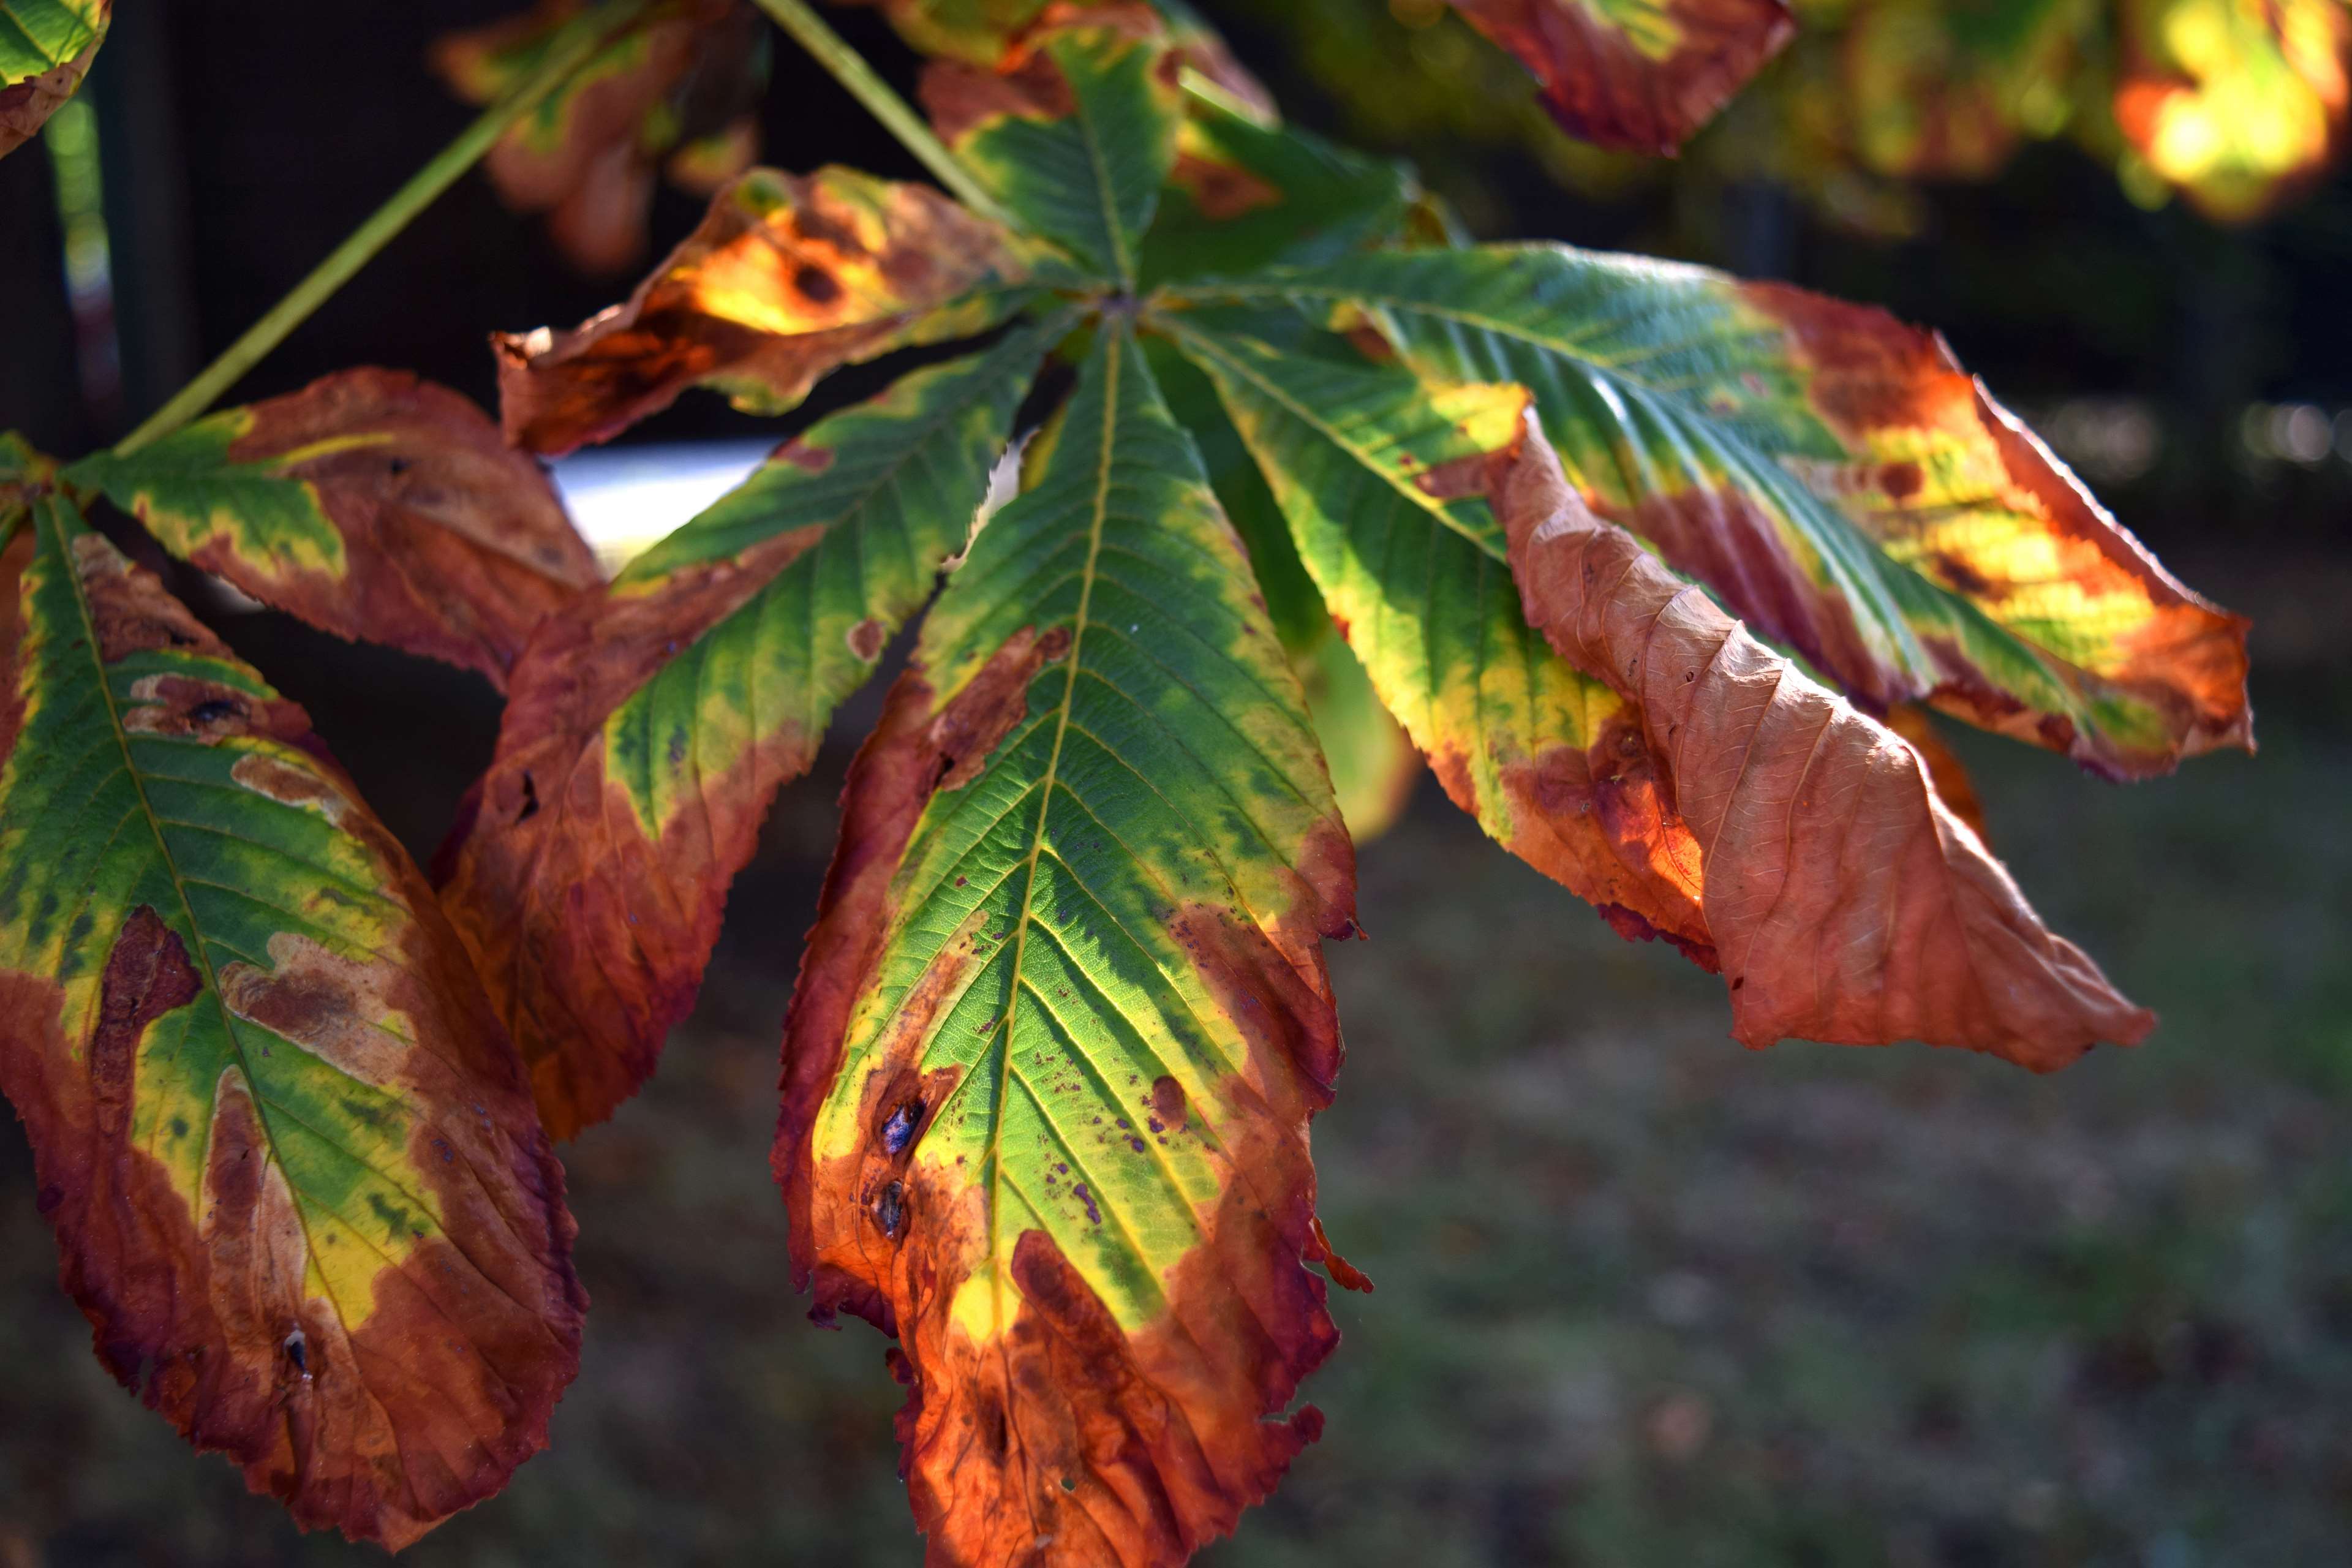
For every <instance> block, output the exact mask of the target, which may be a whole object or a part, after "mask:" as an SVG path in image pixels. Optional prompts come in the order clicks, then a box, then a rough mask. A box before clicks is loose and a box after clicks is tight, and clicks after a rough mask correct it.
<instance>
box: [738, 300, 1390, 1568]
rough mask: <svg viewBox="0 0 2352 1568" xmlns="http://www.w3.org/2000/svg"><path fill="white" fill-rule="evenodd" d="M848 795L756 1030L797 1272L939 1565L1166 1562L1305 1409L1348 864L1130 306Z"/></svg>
mask: <svg viewBox="0 0 2352 1568" xmlns="http://www.w3.org/2000/svg"><path fill="white" fill-rule="evenodd" d="M844 806H845V822H844V826H843V837H842V844H841V847H840V850H839V852H838V854H837V856H836V858H835V867H834V871H833V875H832V877H831V879H830V880H829V882H828V885H827V891H826V897H825V903H824V912H823V914H822V916H821V917H820V920H819V923H818V926H817V928H816V930H815V931H814V932H812V934H811V939H810V952H809V955H808V957H807V959H806V960H805V962H804V963H803V972H802V978H801V984H800V987H799V990H798V992H797V993H796V994H795V997H794V1001H793V1013H792V1016H791V1021H790V1023H789V1024H788V1025H787V1036H786V1095H785V1108H784V1118H783V1122H782V1127H781V1129H780V1131H779V1137H778V1143H777V1150H776V1162H777V1169H778V1173H779V1175H780V1176H781V1177H782V1180H783V1183H784V1186H785V1191H786V1195H787V1200H788V1203H789V1205H790V1206H791V1208H792V1211H793V1245H794V1257H795V1264H796V1267H797V1268H798V1269H799V1270H800V1271H801V1273H802V1275H803V1278H808V1279H814V1283H815V1286H816V1289H817V1293H818V1305H819V1310H820V1311H821V1312H824V1313H830V1312H831V1311H833V1310H836V1309H838V1308H842V1307H847V1308H849V1309H850V1310H855V1311H857V1312H859V1313H861V1314H862V1315H865V1316H866V1317H868V1318H869V1319H871V1320H873V1321H876V1322H877V1323H879V1324H882V1325H884V1326H886V1327H888V1328H890V1329H891V1330H892V1331H895V1332H896V1333H897V1335H898V1339H899V1342H900V1345H901V1347H902V1349H903V1351H904V1353H905V1356H906V1368H907V1372H908V1376H909V1377H910V1379H911V1384H912V1386H911V1393H910V1398H909V1402H908V1412H907V1415H906V1416H905V1418H904V1419H905V1423H906V1425H905V1427H904V1430H905V1431H906V1433H907V1436H908V1452H907V1461H906V1462H907V1469H908V1479H909V1485H910V1489H911V1490H912V1492H913V1497H914V1502H915V1508H916V1514H917V1518H918V1521H919V1522H920V1523H921V1524H922V1525H923V1526H924V1528H926V1529H927V1530H929V1531H931V1532H932V1533H933V1536H934V1546H933V1552H934V1553H935V1555H939V1556H940V1557H941V1558H942V1560H945V1561H954V1562H968V1563H1011V1562H1016V1561H1037V1562H1041V1563H1052V1564H1055V1565H1062V1564H1069V1565H1076V1564H1080V1563H1106V1562H1127V1563H1178V1562H1181V1561H1182V1560H1183V1558H1185V1557H1186V1556H1187V1555H1189V1553H1190V1552H1192V1549H1193V1548H1195V1547H1196V1546H1198V1545H1199V1544H1200V1543H1201V1542H1203V1541H1205V1540H1207V1539H1209V1538H1211V1537H1213V1536H1214V1535H1216V1534H1219V1533H1222V1532H1223V1531H1227V1530H1229V1529H1231V1528H1232V1527H1233V1524H1234V1520H1235V1518H1236V1516H1237V1515H1238V1513H1239V1511H1240V1510H1241V1509H1242V1508H1244V1507H1245V1506H1247V1505H1248V1504H1250V1503H1252V1502H1254V1501H1255V1500H1258V1499H1259V1498H1261V1497H1263V1496H1264V1495H1265V1492H1266V1491H1267V1489H1269V1488H1270V1487H1271V1486H1272V1485H1273V1483H1274V1481H1275V1479H1276V1478H1277V1477H1278V1476H1279V1475H1280V1473H1281V1471H1282V1469H1283V1468H1284V1467H1285V1466H1286V1464H1287V1462H1288V1460H1289V1458H1290V1457H1291V1456H1292V1455H1293V1454H1294V1453H1295V1452H1296V1451H1297V1448H1298V1447H1300V1446H1301V1445H1302V1444H1303V1443H1304V1442H1306V1441H1307V1440H1308V1439H1309V1438H1311V1437H1312V1436H1313V1435H1314V1432H1315V1430H1316V1429H1317V1427H1318V1424H1319V1418H1317V1417H1313V1416H1312V1415H1310V1414H1309V1413H1307V1412H1302V1413H1300V1415H1297V1416H1296V1417H1294V1418H1292V1419H1291V1420H1288V1421H1268V1420H1266V1419H1265V1417H1267V1416H1270V1415H1276V1414H1277V1413H1278V1412H1279V1411H1280V1410H1281V1409H1282V1407H1283V1406H1284V1405H1286V1404H1287V1403H1288V1400H1289V1398H1290V1395H1291V1393H1292V1391H1293V1390H1294V1389H1295V1388H1296V1386H1297V1382H1298V1380H1299V1379H1300V1378H1301V1377H1303V1376H1304V1375H1305V1374H1306V1373H1307V1372H1309V1371H1311V1370H1312V1369H1313V1368H1314V1366H1315V1365H1316V1364H1317V1363H1318V1362H1320V1360H1321V1359H1322V1357H1323V1355H1324V1354H1325V1353H1326V1352H1328V1349H1329V1346H1330V1343H1331V1342H1332V1340H1333V1338H1334V1337H1335V1336H1334V1334H1333V1331H1332V1328H1331V1324H1330V1321H1329V1318H1328V1315H1327V1314H1326V1313H1325V1312H1324V1310H1323V1306H1322V1297H1323V1288H1322V1285H1321V1282H1320V1281H1319V1280H1318V1279H1315V1278H1314V1277H1313V1276H1311V1275H1309V1274H1307V1272H1306V1271H1305V1269H1304V1268H1302V1267H1301V1262H1300V1260H1301V1258H1304V1257H1307V1256H1319V1255H1320V1254H1319V1251H1318V1249H1317V1245H1316V1240H1315V1237H1314V1229H1313V1175H1312V1171H1311V1168H1310V1166H1309V1164H1308V1162H1307V1145H1306V1127H1307V1118H1308V1117H1309V1116H1311V1115H1312V1114H1313V1113H1314V1112H1315V1111H1316V1110H1318V1109H1320V1107H1321V1106H1322V1105H1324V1104H1325V1103H1327V1102H1328V1097H1329V1092H1330V1087H1329V1086H1330V1081H1331V1077H1332V1074H1333V1072H1334V1070H1335V1069H1336V1068H1337V1066H1338V1061H1339V1038H1338V1031H1337V1023H1336V1019H1335V1017H1334V1016H1333V1013H1332V1008H1331V1001H1330V994H1329V990H1328V983H1327V980H1326V977H1325V974H1324V970H1323V965H1322V962H1321V957H1320V953H1319V949H1318V943H1319V941H1320V938H1321V937H1322V936H1324V935H1327V934H1339V933H1341V932H1344V931H1349V930H1350V929H1352V904H1353V875H1352V858H1351V856H1350V854H1349V848H1348V843H1347V839H1346V836H1345V833H1344V830H1343V829H1342V827H1341V826H1340V824H1339V820H1338V817H1337V814H1336V812H1335V810H1334V807H1333V804H1332V800H1331V795H1330V789H1329V785H1328V781H1327V780H1326V778H1325V777H1324V773H1323V769H1322V767H1321V764H1320V762H1319V760H1318V757H1317V754H1316V749H1315V741H1314V737H1313V734H1312V731H1311V730H1310V728H1309V725H1308V721H1307V713H1306V710H1305V704H1304V702H1303V700H1302V699H1301V696H1300V693H1299V689H1298V685H1297V680H1296V679H1295V678H1294V677H1293V676H1292V674H1291V672H1290V669H1289V667H1288V665H1287V663H1286V660H1285V659H1284V657H1283V655H1282V653H1281V650H1280V647H1279V646H1278V643H1277V641H1276V637H1275V635H1274V628H1273V626H1272V625H1271V624H1270V622H1269V621H1268V620H1267V618H1266V616H1265V613H1264V611H1263V610H1262V609H1261V608H1260V607H1259V606H1258V605H1256V604H1255V603H1254V602H1253V600H1252V596H1251V595H1250V592H1249V587H1248V576H1247V569H1246V565H1245V563H1244V556H1243V553H1242V550H1241V546H1240V543H1239V542H1238V541H1237V540H1236V539H1235V538H1234V535H1233V533H1232V531H1231V529H1230V527H1229V526H1228V525H1227V524H1226V522H1225V521H1224V519H1223V516H1222V515H1221V514H1220V513H1219V511H1218V510H1217V507H1216V503H1215V501H1214V500H1213V496H1212V494H1211V492H1210V490H1209V488H1208V485H1207V482H1206V479H1205V478H1204V476H1202V473H1201V471H1200V468H1199V465H1198V462H1197V459H1195V458H1193V456H1192V450H1191V447H1190V444H1189V442H1188V441H1187V440H1186V438H1185V437H1184V435H1183V432H1182V431H1181V427H1179V426H1176V425H1175V423H1174V422H1173V421H1172V420H1171V418H1170V417H1169V416H1168V414H1167V412H1166V409H1165V407H1164V405H1162V404H1161V402H1160V398H1159V397H1158V395H1157V394H1156V393H1155V392H1154V390H1153V389H1152V386H1151V381H1150V372H1149V370H1148V368H1147V367H1146V365H1145V363H1144V361H1143V359H1142V356H1141V355H1140V354H1139V353H1138V352H1137V350H1136V348H1135V346H1134V344H1133V342H1132V341H1131V339H1130V338H1129V335H1128V333H1127V331H1125V330H1124V329H1123V328H1121V327H1119V326H1118V325H1115V324H1114V325H1111V326H1108V327H1107V328H1106V329H1105V331H1104V332H1103V334H1102V338H1101V341H1100V342H1099V343H1098V345H1097V349H1096V351H1095V352H1094V353H1093V355H1092V356H1091V357H1090V359H1089V361H1088V363H1087V367H1086V370H1085V372H1084V374H1082V376H1081V379H1080V384H1079V388H1078V391H1077V393H1076V397H1075V400H1074V402H1073V404H1072V405H1071V406H1070V408H1069V410H1068V412H1067V416H1066V419H1065V421H1064V423H1063V426H1062V427H1061V432H1060V435H1059V437H1058V439H1057V440H1056V441H1055V445H1054V447H1053V448H1052V451H1051V454H1050V456H1049V457H1048V458H1046V460H1045V463H1044V466H1043V473H1042V475H1041V476H1040V478H1039V479H1038V481H1037V482H1036V483H1035V484H1034V486H1033V488H1031V489H1029V490H1028V491H1027V492H1026V493H1024V495H1023V496H1021V497H1020V498H1018V499H1017V500H1014V501H1013V502H1012V503H1011V504H1009V505H1008V506H1007V507H1006V508H1005V509H1004V510H1003V511H1001V512H999V513H998V514H996V516H995V517H993V518H992V520H991V521H989V523H988V524H987V526H986V527H984V528H983V529H982V531H981V533H980V535H979V537H978V539H977V540H976V541H975V542H974V544H973V547H972V550H971V554H970V556H969V557H968V558H967V559H966V561H965V562H964V563H963V564H962V565H961V567H960V568H959V569H958V570H957V572H956V574H955V575H954V576H953V577H952V578H951V579H950V583H949V585H948V587H947V589H946V590H945V592H944V593H943V595H942V596H941V599H940V603H939V605H937V606H936V607H935V609H934V610H933V612H932V615H931V616H930V618H929V621H928V622H927V623H926V626H925V628H924V636H923V640H922V643H921V646H920V649H919V655H918V662H917V664H916V666H915V667H914V668H912V669H910V670H909V672H908V675H907V676H906V677H905V678H904V679H902V680H901V682H900V683H899V685H898V687H897V688H896V689H895V690H894V691H893V693H892V696H891V700H890V702H889V704H888V707H887V711H886V713H885V716H884V719H883V721H882V724H881V727H880V728H879V730H877V733H876V735H875V737H874V738H873V739H872V740H871V741H869V742H868V743H867V745H866V749H865V751H864V752H861V754H860V757H859V761H858V763H857V764H856V770H855V772H854V773H853V777H852V782H851V785H850V788H849V791H848V792H847V794H846V795H845V801H844ZM1009 1434H1017V1440H1016V1439H1015V1438H1013V1437H1012V1436H1008V1435H1009ZM1144 1499H1150V1500H1155V1501H1154V1502H1150V1503H1147V1502H1144V1501H1142V1500H1144ZM1041 1535H1042V1536H1046V1537H1050V1538H1051V1540H1050V1544H1048V1545H1046V1546H1045V1555H1044V1556H1043V1557H1036V1556H1033V1555H1032V1553H1034V1552H1036V1551H1037V1549H1038V1545H1039V1542H1038V1538H1039V1537H1040V1536H1041Z"/></svg>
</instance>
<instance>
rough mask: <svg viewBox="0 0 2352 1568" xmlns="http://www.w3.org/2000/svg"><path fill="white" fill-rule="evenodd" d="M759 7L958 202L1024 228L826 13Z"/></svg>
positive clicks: (771, 4)
mask: <svg viewBox="0 0 2352 1568" xmlns="http://www.w3.org/2000/svg"><path fill="white" fill-rule="evenodd" d="M753 3H754V4H755V5H758V6H759V7H760V9H761V10H762V11H765V12H766V13H767V14H768V15H769V16H772V17H773V18H774V19H775V23H776V26H779V27H782V29H783V30H784V31H785V32H787V33H790V34H791V35H792V36H793V42H794V43H796V44H798V45H800V47H802V48H803V49H805V50H806V51H807V52H808V53H809V55H810V57H811V58H814V60H815V61H816V63H817V64H819V65H821V66H823V67H824V68H825V69H826V70H829V71H831V72H832V73H833V77H834V79H835V81H838V82H839V83H841V85H842V86H844V87H845V88H847V89H849V91H850V94H851V96H853V97H855V98H856V100H857V101H858V102H860V103H862V104H864V105H865V106H866V111H867V112H868V113H870V114H872V115H873V116H874V118H875V119H877V120H878V121H881V122H882V123H883V125H884V126H885V127H886V128H887V130H888V131H889V132H890V134H892V135H893V136H896V137H897V138H898V142H899V144H900V145H902V146H904V147H905V148H906V149H907V151H908V152H909V153H913V154H914V155H915V156H916V157H917V158H919V159H920V160H922V164H923V167H924V168H926V169H929V171H930V172H931V173H932V174H933V175H935V176H936V177H937V178H938V180H939V182H940V184H943V185H945V186H946V187H947V188H948V189H949V190H950V192H952V193H953V194H954V195H955V198H956V200H958V201H960V202H961V203H962V204H963V205H966V206H968V207H970V208H971V210H972V211H974V212H976V213H978V214H980V215H981V216H982V217H986V218H992V219H993V220H994V221H996V222H998V223H1001V224H1003V226H1005V227H1007V228H1011V229H1019V228H1020V227H1022V224H1021V220H1020V219H1018V218H1016V217H1014V216H1013V215H1012V214H1011V213H1009V212H1007V211H1006V210H1005V209H1004V206H1003V204H1001V203H1000V202H998V201H997V199H996V198H995V197H994V196H992V195H990V194H989V192H988V187H987V186H985V185H983V184H981V183H980V181H979V180H978V179H977V178H975V177H974V176H973V174H972V172H971V170H970V169H967V168H965V167H964V165H963V163H962V162H961V160H960V159H958V158H957V157H956V155H955V154H954V153H951V152H950V151H948V147H947V143H946V142H941V141H940V139H939V137H938V136H936V135H934V134H933V133H932V132H931V128H930V127H929V126H928V125H926V124H924V123H923V118H922V116H921V115H919V114H917V113H916V112H915V111H914V110H913V109H912V108H911V107H909V106H908V102H907V100H905V99H903V98H901V97H899V96H898V92H897V90H896V89H893V88H892V87H891V86H890V84H889V83H888V82H887V81H884V80H883V79H881V78H880V77H878V76H877V75H876V74H875V73H874V68H873V67H872V66H869V65H867V64H866V57H865V56H863V55H861V54H859V53H858V52H857V51H856V49H854V48H852V47H850V46H849V43H848V41H847V40H846V39H845V38H844V37H842V36H841V35H840V34H839V33H836V32H835V31H834V30H833V29H832V27H830V26H827V25H826V24H825V21H824V18H823V17H821V16H818V15H817V14H816V13H815V12H814V11H812V10H810V9H809V7H808V5H807V3H806V0H753Z"/></svg>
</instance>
